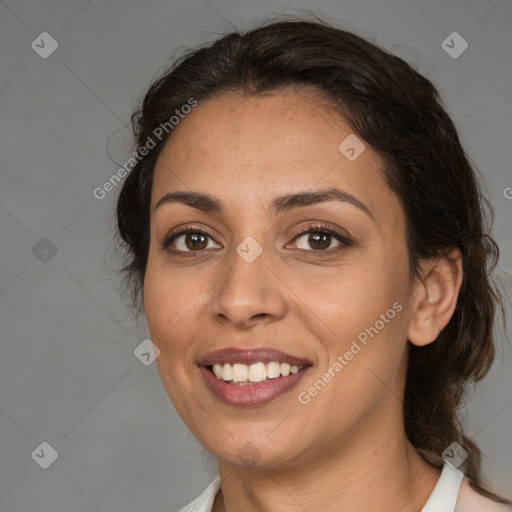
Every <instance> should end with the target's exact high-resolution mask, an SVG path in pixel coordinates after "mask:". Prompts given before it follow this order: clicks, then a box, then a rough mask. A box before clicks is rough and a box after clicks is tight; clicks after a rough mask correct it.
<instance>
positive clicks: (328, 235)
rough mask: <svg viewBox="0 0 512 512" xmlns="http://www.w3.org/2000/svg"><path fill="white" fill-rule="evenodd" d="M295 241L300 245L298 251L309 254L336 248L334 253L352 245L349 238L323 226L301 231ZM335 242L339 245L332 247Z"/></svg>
mask: <svg viewBox="0 0 512 512" xmlns="http://www.w3.org/2000/svg"><path fill="white" fill-rule="evenodd" d="M306 237H307V238H306ZM301 239H304V242H300V240H301ZM294 240H295V241H296V243H297V245H298V249H301V250H305V251H309V252H328V251H327V249H332V248H334V250H333V251H332V252H334V251H337V250H341V249H343V248H345V247H349V246H350V245H352V243H351V240H350V239H349V238H348V237H347V236H345V235H343V234H342V233H339V232H338V231H336V230H334V229H332V228H330V227H328V226H323V225H321V226H311V227H310V228H309V229H307V230H306V231H301V232H300V233H299V234H298V235H297V236H296V237H295V239H294ZM333 241H337V242H338V243H337V244H336V245H334V246H332V245H331V244H332V242H333ZM301 244H302V245H303V246H302V247H300V245H301ZM311 249H313V250H311ZM329 252H331V251H329Z"/></svg>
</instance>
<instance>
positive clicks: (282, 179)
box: [152, 91, 396, 209]
mask: <svg viewBox="0 0 512 512" xmlns="http://www.w3.org/2000/svg"><path fill="white" fill-rule="evenodd" d="M354 137H357V136H356V135H355V133H354V131H353V130H352V129H351V127H350V125H349V124H348V123H347V122H346V121H345V120H344V119H343V118H342V117H341V116H340V115H339V114H338V113H336V112H335V111H334V110H333V108H332V107H330V106H329V105H328V104H327V103H326V102H325V101H322V100H321V99H320V97H319V96H318V95H317V94H312V93H311V92H309V91H281V92H279V93H273V94H269V95H265V96H258V97H254V96H242V95H240V94H236V93H229V94H224V95H222V96H220V97H216V98H211V99H208V100H206V101H203V102H199V103H198V105H197V107H195V109H194V110H193V111H192V112H191V113H190V114H188V115H187V117H186V118H185V119H184V120H182V121H181V122H180V124H179V125H178V126H177V127H176V128H174V130H173V132H172V133H171V136H170V137H169V139H168V141H167V144H166V145H165V147H164V149H163V150H162V153H161V154H160V156H159V158H158V161H157V164H156V167H155V174H154V179H153V194H152V205H154V204H155V203H156V202H157V201H158V199H159V195H162V194H163V193H167V192H168V191H169V190H171V189H179V190H187V189H190V190H200V191H203V192H209V193H214V192H215V195H218V196H223V197H228V196H229V194H230V193H232V194H235V193H236V197H235V196H233V197H232V199H233V200H234V201H235V202H238V203H240V202H243V201H252V200H253V199H254V198H255V197H260V198H263V197H265V196H267V195H269V194H272V195H277V194H279V193H291V192H296V191H299V190H300V191H304V190H314V189H315V188H326V187H330V186H334V187H341V188H343V189H344V190H346V191H347V192H349V193H351V194H353V195H356V196H357V197H358V198H359V199H360V200H361V201H363V202H365V203H366V204H367V205H368V206H373V207H374V208H375V209H378V208H379V205H378V204H375V203H376V201H377V199H378V200H379V201H380V202H382V200H383V199H386V198H387V197H386V196H383V193H384V194H387V195H388V196H390V195H392V194H391V192H390V190H389V189H388V187H387V185H386V183H385V180H384V176H383V163H382V160H381V158H380V157H379V155H378V154H377V153H376V152H375V151H374V150H373V149H372V148H371V147H370V146H369V145H368V144H364V142H363V141H362V139H361V138H360V137H359V138H354ZM347 138H348V139H347ZM358 140H359V142H358ZM344 141H348V142H344ZM354 143H355V146H354ZM340 144H341V148H340ZM357 144H364V150H363V151H362V152H361V153H360V154H359V156H357V158H356V159H355V160H350V159H349V158H347V154H348V155H353V154H354V153H353V152H349V153H344V151H346V149H347V145H348V146H352V147H355V150H356V151H357V152H359V151H361V149H362V148H363V146H362V145H359V146H358V145H357ZM348 149H350V148H348ZM388 199H390V200H395V201H396V198H393V197H389V198H388ZM229 200H230V199H229V197H228V198H227V200H226V201H227V202H229ZM379 201H377V203H378V202H379ZM246 204H248V203H246Z"/></svg>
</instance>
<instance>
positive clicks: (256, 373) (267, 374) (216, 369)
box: [207, 361, 310, 386]
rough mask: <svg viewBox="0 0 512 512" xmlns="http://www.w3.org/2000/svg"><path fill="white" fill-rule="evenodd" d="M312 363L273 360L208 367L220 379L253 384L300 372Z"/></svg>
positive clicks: (234, 383) (240, 383)
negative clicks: (297, 363)
mask: <svg viewBox="0 0 512 512" xmlns="http://www.w3.org/2000/svg"><path fill="white" fill-rule="evenodd" d="M306 366H310V365H303V366H297V365H291V364H289V363H280V362H279V361H271V362H269V363H263V362H261V361H260V362H257V363H254V364H250V365H248V364H244V363H234V364H230V363H224V364H214V365H209V366H207V368H208V369H209V370H210V372H211V373H212V374H213V375H215V377H216V378H217V379H218V380H222V381H224V382H225V383H226V384H232V385H235V386H251V385H254V384H260V383H263V382H268V381H272V380H276V379H282V378H283V377H288V376H289V375H295V374H296V373H299V372H300V371H301V370H302V369H303V368H305V367H306Z"/></svg>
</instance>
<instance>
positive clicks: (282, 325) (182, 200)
mask: <svg viewBox="0 0 512 512" xmlns="http://www.w3.org/2000/svg"><path fill="white" fill-rule="evenodd" d="M133 124H134V129H135V134H136V138H137V162H136V163H135V165H134V168H133V170H132V171H131V172H130V174H129V176H128V177H127V179H126V182H125V183H124V186H123V189H122V191H121V193H120V197H119V200H118V205H117V219H118V229H119V234H120V237H121V238H122V242H123V243H124V244H125V245H126V248H127V250H128V253H127V256H128V261H127V264H126V266H125V268H124V270H125V271H126V272H127V277H128V278H129V283H130V284H131V285H132V293H133V300H134V303H135V305H136V306H138V308H139V311H144V314H145V317H146V320H147V324H148V328H149V332H150V335H151V339H152V341H153V343H154V344H155V346H156V347H158V349H159V350H160V356H159V357H158V359H157V361H156V363H157V368H158V372H159V374H160V377H161V379H162V383H163V385H164V387H165V389H166V391H167V393H168V395H169V398H170V400H171V401H172V403H173V405H174V407H175V408H176V410H177V412H178V413H179V415H180V417H181V418H182V419H183V421H184V422H185V424H186V425H187V427H188V428H189V429H190V430H191V432H192V433H193V434H194V436H195V437H196V438H197V439H198V440H199V441H200V442H201V444H202V445H203V446H204V447H205V448H206V450H208V451H209V452H210V453H212V454H213V455H214V456H215V457H216V458H217V461H218V472H219V476H218V477H217V478H216V479H215V481H213V482H212V483H211V485H210V486H209V487H208V488H207V489H206V490H205V492H204V493H203V494H202V495H201V496H200V497H199V498H198V499H197V500H195V501H194V502H193V503H191V504H190V505H189V506H188V507H185V508H184V509H183V511H185V510H187V511H192V510H198V511H214V512H220V511H225V512H236V511H240V510H244V511H263V510H264V511H267V510H268V511H278V512H279V511H295V510H308V511H316V510H322V511H330V510H333V511H339V510H346V511H349V510H350V511H368V510H371V511H373V512H377V511H390V510H396V511H398V510H400V511H402V512H412V511H415V512H417V511H423V512H432V511H436V512H440V511H441V510H443V511H453V510H456V511H461V510H463V511H464V512H476V511H499V510H508V509H509V508H508V506H507V505H506V503H508V504H510V502H507V501H506V500H505V499H504V498H500V497H498V496H496V495H495V494H492V492H491V491H490V490H489V489H487V488H486V486H484V484H483V482H482V481H481V477H480V452H479V450H478V448H477V446H476V445H475V444H474V443H473V442H472V441H471V440H470V439H469V438H467V437H466V436H465V435H464V432H463V429H462V426H461V424H460V423H459V419H458V416H457V410H458V407H459V406H460V405H461V404H462V403H463V399H464V396H465V390H466V386H467V384H468V382H469V381H476V380H479V379H481V378H483V377H484V375H485V374H486V372H487V371H488V369H489V367H490V365H491V363H492V360H493V357H494V346H493V318H494V312H495V305H496V304H498V303H499V299H498V295H497V293H496V291H495V289H494V287H493V284H492V281H491V279H490V276H489V269H490V268H492V267H493V266H494V265H495V263H496V260H497V256H498V249H497V247H496V245H495V243H494V241H493V240H492V238H490V236H489V235H488V234H487V231H486V229H487V228H486V225H485V224H486V223H485V216H484V212H483V205H482V204H481V200H480V193H479V189H478V184H477V181H476V177H475V173H474V171H473V169H472V167H471V165H470V163H469V162H468V159H467V157H466V155H465V152H464V150H463V148H462V146H461V143H460V141H459V138H458V135H457V132H456V129H455V127H454V125H453V123H452V121H451V119H450V118H449V116H448V115H447V113H446V112H445V110H444V109H443V107H442V105H441V101H440V99H439V97H438V93H437V91H436V89H435V88H434V86H433V85H432V83H431V82H429V81H428V80H427V79H426V78H424V77H423V76H421V75H420V74H418V73H417V72H416V71H414V70H413V69H412V68H411V67H410V66H409V65H408V64H406V63H405V62H404V61H402V60H401V59H399V58H397V57H395V56H393V55H391V54H390V53H388V52H386V51H385V50H383V49H381V48H379V47H378V46H376V45H374V44H372V43H370V42H368V41H366V40H364V39H362V38H361V37H359V36H356V35H355V34H352V33H350V32H346V31H344V30H340V29H337V28H334V27H332V26H329V25H328V24H326V23H324V22H322V21H318V20H317V21H313V22H309V21H301V20H298V21H297V20H292V21H290V20H288V21H279V22H275V23H272V24H267V25H264V26H261V27H259V28H257V29H254V30H251V31H249V32H247V33H245V34H243V35H241V34H238V33H232V34H228V35H226V36H225V37H222V38H221V39H219V40H218V41H217V42H215V43H214V44H211V45H210V46H207V47H205V48H201V49H198V50H194V51H190V52H189V53H188V54H187V55H185V56H184V57H182V58H181V59H180V60H179V61H178V62H176V63H175V65H174V66H173V67H172V69H171V70H170V71H168V72H167V73H166V74H165V75H164V76H162V77H161V78H159V79H158V80H157V81H155V82H154V83H153V85H152V86H151V87H150V89H149V91H148V92H147V94H146V96H145V98H144V101H143V104H142V106H141V109H140V110H139V111H138V112H137V113H136V114H134V117H133Z"/></svg>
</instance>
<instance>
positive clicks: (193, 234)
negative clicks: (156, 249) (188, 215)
mask: <svg viewBox="0 0 512 512" xmlns="http://www.w3.org/2000/svg"><path fill="white" fill-rule="evenodd" d="M208 239H212V238H211V236H210V235H209V234H208V233H206V232H205V231H203V230H201V229H195V228H194V229H193V228H189V229H186V230H183V231H180V232H179V233H174V234H171V235H169V236H167V237H166V238H165V239H164V240H163V242H162V247H163V248H164V249H168V248H169V247H171V246H172V247H173V249H172V252H200V251H202V250H204V249H206V248H208V241H209V240H208Z"/></svg>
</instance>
